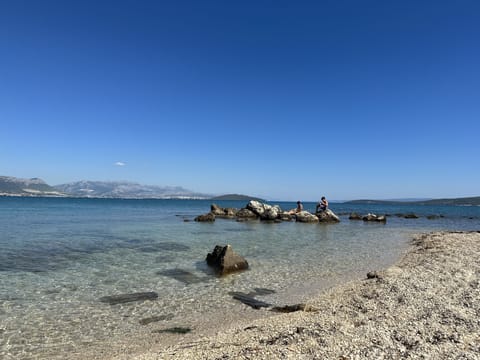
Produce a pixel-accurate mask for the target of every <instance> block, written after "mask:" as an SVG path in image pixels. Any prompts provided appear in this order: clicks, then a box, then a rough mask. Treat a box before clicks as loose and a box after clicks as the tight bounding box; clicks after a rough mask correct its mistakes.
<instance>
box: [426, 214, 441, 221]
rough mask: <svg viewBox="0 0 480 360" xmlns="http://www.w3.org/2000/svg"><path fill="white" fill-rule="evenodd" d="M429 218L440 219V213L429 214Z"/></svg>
mask: <svg viewBox="0 0 480 360" xmlns="http://www.w3.org/2000/svg"><path fill="white" fill-rule="evenodd" d="M427 219H428V220H435V219H440V215H428V216H427Z"/></svg>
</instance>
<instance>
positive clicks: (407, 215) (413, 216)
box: [403, 213, 418, 219]
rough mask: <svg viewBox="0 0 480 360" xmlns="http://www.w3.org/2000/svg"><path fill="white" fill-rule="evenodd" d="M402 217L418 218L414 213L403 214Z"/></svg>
mask: <svg viewBox="0 0 480 360" xmlns="http://www.w3.org/2000/svg"><path fill="white" fill-rule="evenodd" d="M403 217H404V218H405V219H418V215H417V214H414V213H409V214H405V215H404V216H403Z"/></svg>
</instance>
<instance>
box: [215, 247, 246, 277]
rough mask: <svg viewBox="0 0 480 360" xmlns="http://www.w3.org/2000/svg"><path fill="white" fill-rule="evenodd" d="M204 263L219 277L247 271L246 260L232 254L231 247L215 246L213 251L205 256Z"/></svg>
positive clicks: (234, 253)
mask: <svg viewBox="0 0 480 360" xmlns="http://www.w3.org/2000/svg"><path fill="white" fill-rule="evenodd" d="M206 261H207V264H208V265H209V266H212V267H213V268H215V270H216V272H217V273H218V274H219V275H226V274H229V273H232V272H236V271H241V270H246V269H248V262H247V260H245V258H243V257H242V256H240V255H239V254H237V253H236V252H234V251H233V249H232V246H231V245H226V246H220V245H217V246H215V248H214V249H213V251H212V252H211V253H209V254H207V258H206Z"/></svg>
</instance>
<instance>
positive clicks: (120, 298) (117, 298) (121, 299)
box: [99, 291, 158, 305]
mask: <svg viewBox="0 0 480 360" xmlns="http://www.w3.org/2000/svg"><path fill="white" fill-rule="evenodd" d="M156 299H158V294H157V293H156V292H154V291H148V292H138V293H131V294H120V295H110V296H103V297H101V298H100V299H99V301H100V302H103V303H108V304H110V305H116V304H123V303H128V302H133V301H144V300H156Z"/></svg>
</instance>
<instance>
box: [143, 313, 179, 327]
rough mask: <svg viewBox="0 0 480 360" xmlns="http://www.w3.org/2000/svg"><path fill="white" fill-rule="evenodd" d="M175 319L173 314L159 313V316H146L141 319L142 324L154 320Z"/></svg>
mask: <svg viewBox="0 0 480 360" xmlns="http://www.w3.org/2000/svg"><path fill="white" fill-rule="evenodd" d="M171 319H173V314H168V315H157V316H152V317H149V318H145V319H142V320H140V321H139V323H140V325H148V324H150V323H153V322H158V321H163V320H171Z"/></svg>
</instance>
